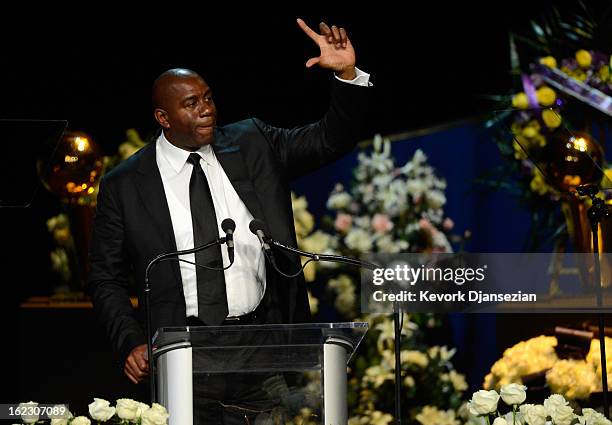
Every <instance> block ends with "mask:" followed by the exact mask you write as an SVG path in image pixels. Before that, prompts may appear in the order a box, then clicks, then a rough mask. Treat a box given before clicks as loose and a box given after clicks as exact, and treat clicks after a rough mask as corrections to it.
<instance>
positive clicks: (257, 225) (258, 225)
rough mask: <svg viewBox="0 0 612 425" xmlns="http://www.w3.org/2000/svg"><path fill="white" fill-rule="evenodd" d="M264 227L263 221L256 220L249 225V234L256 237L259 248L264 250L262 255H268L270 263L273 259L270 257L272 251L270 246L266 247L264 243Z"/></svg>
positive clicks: (266, 243)
mask: <svg viewBox="0 0 612 425" xmlns="http://www.w3.org/2000/svg"><path fill="white" fill-rule="evenodd" d="M264 227H265V226H264V224H263V221H261V220H259V219H257V218H256V219H254V220H252V221H251V222H250V223H249V230H250V231H251V233H253V234H254V235H255V236H257V238H258V239H259V242H260V243H261V247H262V248H263V250H264V254H266V256H268V255H270V257H269V258H270V259H271V260H270V261H272V260H273V259H274V257H272V250H271V249H270V245H268V242H266V235H265V233H264V231H263V229H264Z"/></svg>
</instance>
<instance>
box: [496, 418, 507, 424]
mask: <svg viewBox="0 0 612 425" xmlns="http://www.w3.org/2000/svg"><path fill="white" fill-rule="evenodd" d="M493 425H508V422H506V420H505V419H504V418H502V417H497V418H495V420H494V421H493Z"/></svg>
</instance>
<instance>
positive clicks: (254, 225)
mask: <svg viewBox="0 0 612 425" xmlns="http://www.w3.org/2000/svg"><path fill="white" fill-rule="evenodd" d="M264 229H265V226H264V224H263V221H261V220H259V219H257V218H256V219H254V220H252V221H251V222H250V223H249V230H250V231H251V233H253V234H254V235H257V231H258V230H261V231H263V230H264Z"/></svg>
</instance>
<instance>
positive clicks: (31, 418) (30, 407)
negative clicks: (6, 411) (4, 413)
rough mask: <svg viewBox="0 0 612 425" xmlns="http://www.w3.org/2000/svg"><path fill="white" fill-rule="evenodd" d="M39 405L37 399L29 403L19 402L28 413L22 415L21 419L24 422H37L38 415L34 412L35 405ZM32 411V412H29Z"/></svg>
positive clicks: (21, 408)
mask: <svg viewBox="0 0 612 425" xmlns="http://www.w3.org/2000/svg"><path fill="white" fill-rule="evenodd" d="M36 406H38V403H36V402H35V401H28V402H27V403H19V407H20V410H22V411H24V412H25V413H26V414H25V415H21V420H22V421H23V423H24V424H35V423H36V422H37V421H38V415H36V414H34V412H35V411H36V410H35V407H36ZM29 412H31V413H32V414H28V413H29Z"/></svg>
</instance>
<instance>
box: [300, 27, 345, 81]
mask: <svg viewBox="0 0 612 425" xmlns="http://www.w3.org/2000/svg"><path fill="white" fill-rule="evenodd" d="M297 23H298V25H299V26H300V28H302V30H303V31H304V32H305V33H306V35H308V37H310V38H311V39H312V40H313V41H314V42H315V43H317V46H319V49H320V50H321V53H320V55H319V56H318V57H315V58H310V59H308V61H307V62H306V67H308V68H310V67H311V66H314V65H317V64H318V65H319V66H320V67H321V68H325V69H331V70H332V71H334V72H335V73H336V75H338V77H339V78H342V79H343V80H352V79H354V78H355V77H356V76H357V74H356V72H355V49H353V45H352V44H351V40H349V38H348V35H347V34H346V30H345V29H344V28H338V27H336V26H335V25H332V27H331V28H330V27H329V26H327V24H326V23H325V22H321V23H320V24H319V29H320V31H321V34H317V33H316V32H315V31H313V30H312V29H311V28H310V27H309V26H308V25H306V23H305V22H304V21H303V20H301V19H298V20H297Z"/></svg>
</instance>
